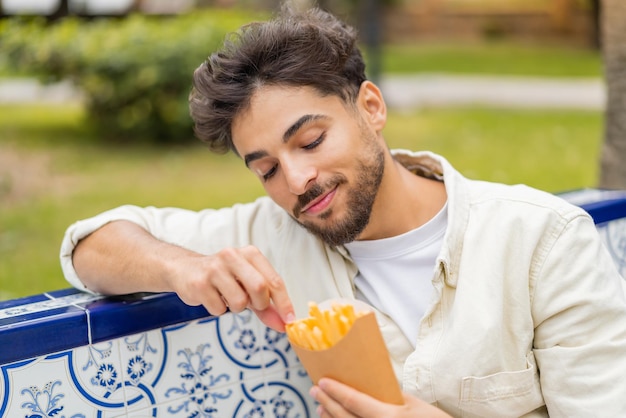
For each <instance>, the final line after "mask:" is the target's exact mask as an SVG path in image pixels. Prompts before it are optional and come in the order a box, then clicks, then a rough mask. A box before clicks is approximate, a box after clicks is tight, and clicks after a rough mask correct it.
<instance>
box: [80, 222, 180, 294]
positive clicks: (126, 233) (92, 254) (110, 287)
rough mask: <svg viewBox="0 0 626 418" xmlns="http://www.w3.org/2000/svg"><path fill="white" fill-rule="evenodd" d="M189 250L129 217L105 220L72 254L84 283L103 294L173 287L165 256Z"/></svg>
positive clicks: (152, 290) (164, 289)
mask: <svg viewBox="0 0 626 418" xmlns="http://www.w3.org/2000/svg"><path fill="white" fill-rule="evenodd" d="M189 253H190V251H189V250H186V249H184V248H180V247H177V246H174V245H170V244H167V243H164V242H162V241H159V240H157V239H156V238H154V237H153V236H152V235H150V233H148V232H147V231H146V230H144V229H143V228H141V227H140V226H138V225H136V224H134V223H132V222H128V221H115V222H111V223H109V224H106V225H105V226H103V227H102V228H100V229H98V230H97V231H95V232H93V233H92V234H90V235H89V236H87V237H86V238H84V239H83V240H81V241H80V242H79V243H78V245H77V246H76V248H75V249H74V253H73V255H72V261H73V265H74V269H75V270H76V273H77V274H78V276H79V277H80V279H81V281H82V282H83V283H84V284H85V286H86V287H87V288H88V289H90V290H92V291H95V292H99V293H104V294H127V293H134V292H141V291H150V292H161V291H172V289H171V286H169V284H168V280H167V278H168V274H169V267H168V266H169V265H168V260H170V259H173V258H175V257H177V255H178V256H181V257H182V256H185V255H187V256H188V255H189Z"/></svg>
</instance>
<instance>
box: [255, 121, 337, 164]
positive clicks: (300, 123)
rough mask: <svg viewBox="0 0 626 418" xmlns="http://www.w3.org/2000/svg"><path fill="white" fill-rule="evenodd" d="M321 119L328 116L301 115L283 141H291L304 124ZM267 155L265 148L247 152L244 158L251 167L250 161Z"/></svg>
mask: <svg viewBox="0 0 626 418" xmlns="http://www.w3.org/2000/svg"><path fill="white" fill-rule="evenodd" d="M319 119H328V116H326V115H319V114H307V115H303V116H301V117H300V118H299V119H298V120H297V121H295V122H294V124H293V125H291V126H290V127H289V128H287V130H286V131H285V133H284V134H283V142H287V141H289V140H290V139H291V137H293V136H294V135H295V134H296V133H297V132H298V131H299V130H300V129H302V127H303V126H304V125H306V124H308V123H311V122H313V121H316V120H319ZM266 156H267V152H266V151H263V150H259V151H253V152H251V153H249V154H246V155H245V156H244V158H243V160H244V161H245V163H246V167H248V168H249V167H250V163H252V162H253V161H254V160H258V159H260V158H263V157H266Z"/></svg>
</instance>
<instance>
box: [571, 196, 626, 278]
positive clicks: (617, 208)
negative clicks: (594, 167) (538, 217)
mask: <svg viewBox="0 0 626 418" xmlns="http://www.w3.org/2000/svg"><path fill="white" fill-rule="evenodd" d="M559 196H561V197H563V198H564V199H565V200H567V201H569V202H571V203H573V204H575V205H578V206H580V207H582V208H583V209H585V210H586V211H587V212H589V214H590V215H591V217H592V218H593V220H594V222H595V223H596V227H597V228H598V232H599V233H600V237H601V238H602V241H603V242H604V244H605V245H606V247H607V249H608V250H609V252H610V253H611V255H612V256H613V260H614V261H615V264H616V265H617V268H618V269H619V272H620V274H621V275H622V277H624V278H625V279H626V191H624V190H620V191H612V190H598V189H583V190H574V191H571V192H567V193H562V194H560V195H559Z"/></svg>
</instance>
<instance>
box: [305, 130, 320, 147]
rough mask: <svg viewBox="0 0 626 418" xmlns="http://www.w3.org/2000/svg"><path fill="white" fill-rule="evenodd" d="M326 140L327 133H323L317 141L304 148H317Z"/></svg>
mask: <svg viewBox="0 0 626 418" xmlns="http://www.w3.org/2000/svg"><path fill="white" fill-rule="evenodd" d="M324 139H326V132H324V133H322V134H321V135H320V136H319V137H318V138H317V139H316V140H315V141H313V142H311V143H310V144H308V145H305V146H303V147H302V148H304V149H313V148H316V147H317V146H318V145H320V144H321V143H322V142H324Z"/></svg>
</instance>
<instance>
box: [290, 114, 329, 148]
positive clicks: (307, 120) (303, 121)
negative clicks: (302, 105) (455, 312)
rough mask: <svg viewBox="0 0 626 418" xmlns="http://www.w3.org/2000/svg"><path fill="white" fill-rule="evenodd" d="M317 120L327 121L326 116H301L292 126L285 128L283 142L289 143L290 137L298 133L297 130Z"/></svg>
mask: <svg viewBox="0 0 626 418" xmlns="http://www.w3.org/2000/svg"><path fill="white" fill-rule="evenodd" d="M319 119H328V116H326V115H312V114H308V115H303V116H302V117H300V119H298V120H297V121H296V122H295V123H294V124H293V125H291V126H290V127H289V128H287V130H286V131H285V133H284V134H283V142H287V141H289V140H290V139H291V137H292V136H294V135H295V134H296V133H297V132H298V130H300V129H301V128H302V127H303V126H304V125H306V124H307V123H311V122H313V121H315V120H319Z"/></svg>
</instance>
